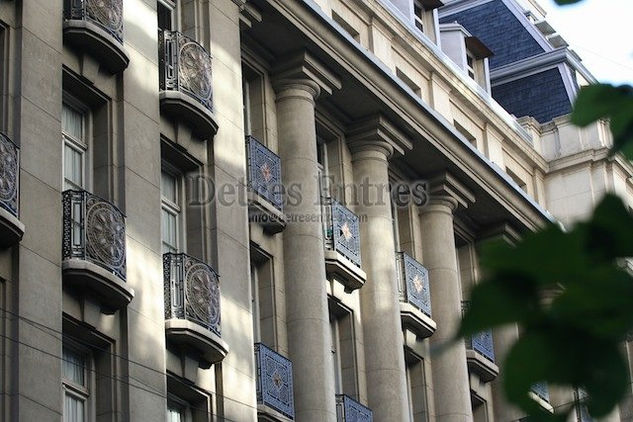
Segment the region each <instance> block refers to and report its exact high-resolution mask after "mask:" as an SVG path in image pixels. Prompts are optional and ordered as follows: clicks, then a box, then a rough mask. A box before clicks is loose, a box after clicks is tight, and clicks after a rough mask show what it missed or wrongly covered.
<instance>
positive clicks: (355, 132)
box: [346, 114, 413, 157]
mask: <svg viewBox="0 0 633 422" xmlns="http://www.w3.org/2000/svg"><path fill="white" fill-rule="evenodd" d="M346 140H347V144H348V146H349V148H350V150H351V151H352V153H354V152H355V151H359V150H363V149H366V148H368V147H370V146H371V145H384V146H383V147H382V148H384V149H386V150H390V152H389V154H388V157H390V156H391V155H392V154H393V152H397V153H399V154H401V155H402V154H404V153H405V151H409V150H411V149H412V148H413V144H412V143H411V141H409V140H408V139H407V137H406V135H405V134H404V133H402V132H401V131H400V130H399V129H398V128H397V127H396V126H395V125H394V124H393V123H391V122H390V121H389V120H388V119H387V118H386V117H385V116H383V115H382V114H378V115H375V116H371V117H369V118H367V119H365V120H362V121H359V122H356V123H354V124H352V125H351V126H350V127H349V128H348V131H347V136H346Z"/></svg>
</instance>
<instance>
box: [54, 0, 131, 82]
mask: <svg viewBox="0 0 633 422" xmlns="http://www.w3.org/2000/svg"><path fill="white" fill-rule="evenodd" d="M64 18H65V19H64V41H66V42H68V43H69V44H71V45H73V46H75V47H78V48H81V49H82V51H89V52H91V54H93V55H94V56H95V58H96V59H97V60H99V61H100V62H101V64H103V65H104V66H105V67H106V68H107V69H108V70H109V71H110V72H112V73H118V72H121V71H122V70H124V69H125V68H126V67H127V65H128V63H129V62H130V59H129V57H128V56H127V54H126V53H125V50H124V49H123V0H64Z"/></svg>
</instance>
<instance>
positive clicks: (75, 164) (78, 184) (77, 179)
mask: <svg viewBox="0 0 633 422" xmlns="http://www.w3.org/2000/svg"><path fill="white" fill-rule="evenodd" d="M82 187H83V153H82V152H81V151H80V150H77V149H76V148H73V147H72V146H70V145H68V144H64V189H81V188H82Z"/></svg>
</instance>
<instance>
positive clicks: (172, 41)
mask: <svg viewBox="0 0 633 422" xmlns="http://www.w3.org/2000/svg"><path fill="white" fill-rule="evenodd" d="M158 45H159V47H158V59H159V61H160V65H159V67H160V75H159V76H160V89H162V90H165V91H179V92H182V93H185V94H187V95H189V96H190V97H192V98H194V99H195V100H196V101H198V102H200V103H201V104H202V105H203V106H204V107H206V108H207V109H208V110H211V111H212V110H213V88H212V85H211V75H212V73H211V55H210V54H209V52H208V51H207V50H206V49H205V48H204V47H203V46H202V45H200V43H198V42H197V41H195V40H194V39H192V38H189V37H188V36H186V35H184V34H182V33H180V32H177V31H168V30H161V31H160V32H159V44H158Z"/></svg>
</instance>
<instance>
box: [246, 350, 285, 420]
mask: <svg viewBox="0 0 633 422" xmlns="http://www.w3.org/2000/svg"><path fill="white" fill-rule="evenodd" d="M255 360H256V364H257V374H258V380H257V381H258V383H257V400H258V402H260V403H262V404H264V405H266V406H269V407H272V408H273V409H275V410H276V411H278V412H281V413H283V414H284V415H286V416H288V417H289V418H294V399H293V380H292V362H290V360H288V359H286V358H285V357H283V356H281V355H280V354H279V353H277V352H275V351H274V350H272V349H270V348H268V347H267V346H265V345H263V344H261V343H257V344H255Z"/></svg>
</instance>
